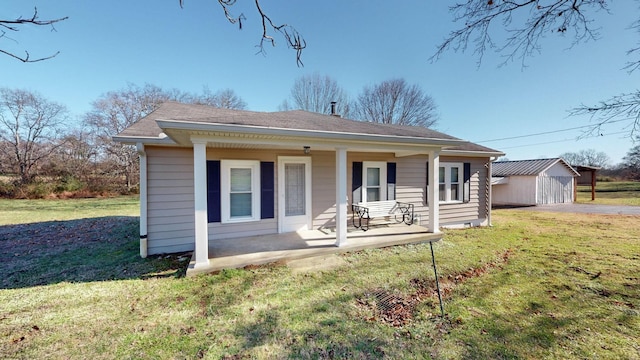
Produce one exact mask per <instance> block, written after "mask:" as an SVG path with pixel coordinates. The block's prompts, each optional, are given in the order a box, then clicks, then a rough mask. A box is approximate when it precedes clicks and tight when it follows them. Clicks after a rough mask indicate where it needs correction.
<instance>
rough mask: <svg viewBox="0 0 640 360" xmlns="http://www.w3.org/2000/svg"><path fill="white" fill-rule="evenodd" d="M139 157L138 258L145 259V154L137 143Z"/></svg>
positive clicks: (142, 145) (142, 146)
mask: <svg viewBox="0 0 640 360" xmlns="http://www.w3.org/2000/svg"><path fill="white" fill-rule="evenodd" d="M136 150H137V151H138V156H140V257H142V258H146V257H147V255H148V254H147V153H145V151H144V144H143V143H137V144H136Z"/></svg>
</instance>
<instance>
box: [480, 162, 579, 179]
mask: <svg viewBox="0 0 640 360" xmlns="http://www.w3.org/2000/svg"><path fill="white" fill-rule="evenodd" d="M558 163H560V164H562V165H563V166H565V167H566V168H567V169H569V171H571V173H573V174H574V176H580V174H578V173H577V172H576V170H575V169H574V168H572V167H571V165H569V164H568V163H567V162H566V161H564V160H563V159H562V158H551V159H532V160H517V161H496V162H494V163H493V166H492V168H491V176H499V177H503V176H536V175H538V174H540V173H542V172H544V171H546V170H547V169H549V168H550V167H552V166H553V165H555V164H558Z"/></svg>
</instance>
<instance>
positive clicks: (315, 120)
mask: <svg viewBox="0 0 640 360" xmlns="http://www.w3.org/2000/svg"><path fill="white" fill-rule="evenodd" d="M156 120H183V121H193V122H199V123H211V124H227V125H248V126H262V127H267V128H285V129H296V130H315V131H333V132H345V133H358V134H371V135H390V136H413V137H422V138H433V139H457V138H455V137H453V136H450V135H447V134H444V133H441V132H438V131H434V130H431V129H427V128H424V127H417V126H400V125H387V124H376V123H370V122H364V121H356V120H349V119H345V118H341V117H337V116H331V115H324V114H318V113H312V112H308V111H302V110H293V111H279V112H255V111H246V110H230V109H220V108H216V107H212V106H207V105H194V104H181V103H177V102H165V103H163V104H162V105H160V107H159V108H158V109H156V110H155V111H153V112H152V113H150V114H149V115H147V116H145V117H144V118H142V119H140V120H139V121H138V122H136V123H135V124H133V125H131V126H130V127H128V128H127V129H125V130H124V131H122V132H121V133H120V134H118V136H124V137H126V136H134V137H136V136H143V137H157V136H158V135H160V133H161V132H162V129H160V127H158V125H157V124H156Z"/></svg>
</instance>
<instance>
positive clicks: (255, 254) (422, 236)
mask: <svg viewBox="0 0 640 360" xmlns="http://www.w3.org/2000/svg"><path fill="white" fill-rule="evenodd" d="M347 232H348V235H349V236H348V237H349V241H348V242H347V243H345V244H342V245H341V246H339V247H338V246H336V234H335V232H334V230H333V229H322V230H305V231H298V232H289V233H281V234H271V235H260V236H251V237H245V238H232V239H224V240H216V241H211V242H209V248H208V254H209V261H208V263H207V265H205V266H196V259H195V253H194V256H193V257H192V259H191V263H190V264H189V268H188V269H187V276H193V275H197V274H201V273H210V272H215V271H219V270H222V269H229V268H241V267H245V266H248V265H261V264H267V263H272V262H276V261H288V260H296V259H303V258H310V257H316V256H322V255H328V254H336V253H344V252H352V251H359V250H363V249H367V248H383V247H388V246H394V245H404V244H414V243H424V242H435V241H439V240H440V239H442V236H443V234H442V233H440V232H436V233H434V232H429V230H428V229H427V228H425V227H422V226H419V225H410V226H407V225H404V224H390V225H377V226H372V227H371V228H370V229H369V230H368V231H362V230H359V229H355V228H352V227H349V228H348V229H347Z"/></svg>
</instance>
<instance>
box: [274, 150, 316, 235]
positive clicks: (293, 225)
mask: <svg viewBox="0 0 640 360" xmlns="http://www.w3.org/2000/svg"><path fill="white" fill-rule="evenodd" d="M311 227H312V226H311V158H310V157H304V156H279V157H278V231H279V232H281V233H284V232H290V231H298V230H308V229H311Z"/></svg>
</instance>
